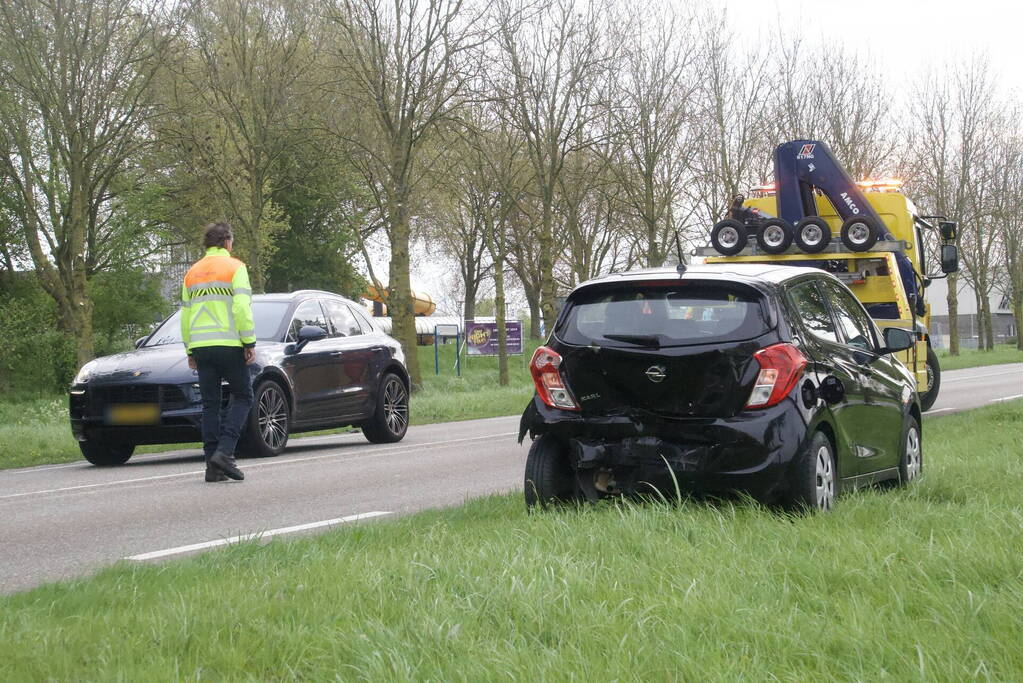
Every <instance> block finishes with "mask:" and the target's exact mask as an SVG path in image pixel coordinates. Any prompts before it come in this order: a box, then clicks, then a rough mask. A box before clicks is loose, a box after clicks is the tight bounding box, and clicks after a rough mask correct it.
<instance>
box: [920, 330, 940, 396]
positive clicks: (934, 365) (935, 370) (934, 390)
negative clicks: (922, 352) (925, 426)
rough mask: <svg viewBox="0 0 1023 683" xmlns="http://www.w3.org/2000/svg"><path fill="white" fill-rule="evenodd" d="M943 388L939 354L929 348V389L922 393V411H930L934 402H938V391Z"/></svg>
mask: <svg viewBox="0 0 1023 683" xmlns="http://www.w3.org/2000/svg"><path fill="white" fill-rule="evenodd" d="M940 388H941V366H940V365H939V364H938V354H936V353H934V349H932V348H931V347H930V346H928V347H927V389H926V391H921V392H920V410H925V411H926V410H930V409H931V406H933V405H934V402H935V401H937V400H938V389H940Z"/></svg>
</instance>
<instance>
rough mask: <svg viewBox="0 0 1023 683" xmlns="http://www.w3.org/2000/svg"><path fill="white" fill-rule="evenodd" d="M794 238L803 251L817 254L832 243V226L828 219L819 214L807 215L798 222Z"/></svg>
mask: <svg viewBox="0 0 1023 683" xmlns="http://www.w3.org/2000/svg"><path fill="white" fill-rule="evenodd" d="M793 239H794V240H795V242H796V246H797V247H799V249H800V250H801V251H803V252H806V253H807V254H817V253H820V252H822V251H824V250H825V249H827V248H828V245H829V244H831V227H830V226H829V225H828V222H827V221H826V220H824V219H823V218H821V217H819V216H807V217H806V218H804V219H803V220H801V221H799V222H798V223H796V232H795V236H794V238H793Z"/></svg>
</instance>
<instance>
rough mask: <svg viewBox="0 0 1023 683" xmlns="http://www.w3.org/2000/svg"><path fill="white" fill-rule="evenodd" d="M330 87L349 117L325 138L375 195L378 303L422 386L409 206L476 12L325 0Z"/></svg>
mask: <svg viewBox="0 0 1023 683" xmlns="http://www.w3.org/2000/svg"><path fill="white" fill-rule="evenodd" d="M328 18H329V20H330V22H331V23H332V24H333V25H334V26H335V27H336V28H337V29H338V32H339V34H338V36H337V43H336V45H335V46H334V47H335V49H336V53H337V57H338V66H339V74H338V78H337V82H338V83H339V84H340V85H341V87H343V88H344V90H343V91H341V92H339V95H340V97H341V98H342V99H343V101H344V102H345V103H346V104H347V106H348V107H349V109H350V111H349V116H347V117H345V119H344V121H343V125H341V126H336V127H335V128H334V132H335V133H336V134H337V135H338V136H339V137H341V138H342V139H343V140H344V141H345V142H347V143H348V144H349V145H351V147H352V149H353V159H355V160H356V161H357V163H358V167H359V168H360V169H361V170H362V171H363V173H364V175H366V176H367V177H366V180H367V184H368V185H371V186H372V187H374V188H375V189H376V197H377V201H378V203H379V208H380V213H381V215H382V216H383V218H384V225H385V229H386V231H387V237H388V240H389V242H390V249H391V258H390V269H389V271H390V272H389V278H390V287H389V289H388V296H387V305H388V310H389V311H390V314H391V316H392V319H393V321H394V327H393V329H394V333H395V336H396V337H397V338H398V340H399V341H400V342H401V343H402V345H403V346H404V347H405V349H406V351H407V353H408V355H407V361H408V367H409V374H410V375H411V377H412V382H413V384H415V385H419V384H420V383H421V374H420V368H419V359H418V356H417V355H416V354H415V352H414V349H415V346H416V331H415V321H414V320H413V311H412V297H411V285H410V282H409V244H410V239H411V235H412V227H411V224H410V218H411V216H410V208H411V202H412V201H413V198H414V196H413V195H414V191H415V186H416V183H417V182H418V180H419V179H420V178H421V177H422V174H421V173H420V171H421V170H422V168H420V167H426V166H428V165H429V164H430V163H431V161H430V159H429V154H428V152H429V150H427V149H425V148H426V143H427V141H428V138H429V136H430V135H431V133H434V132H435V131H436V130H437V128H438V127H439V126H440V125H442V124H443V123H444V122H445V121H447V120H449V119H450V118H451V117H452V115H453V114H454V113H455V112H457V110H458V109H459V108H460V107H461V106H462V105H463V104H464V103H465V102H466V101H468V100H469V99H471V97H472V93H471V91H470V89H469V88H468V84H469V82H470V74H469V73H468V69H467V65H468V64H471V63H472V62H471V60H469V59H467V53H469V52H470V51H472V50H474V49H476V48H477V47H478V46H479V43H480V41H482V40H483V34H482V33H481V30H482V27H481V23H482V22H481V15H480V14H479V13H478V12H477V11H476V8H475V6H474V5H472V4H470V3H468V2H465V1H464V0H423V1H419V0H394V2H392V3H385V2H383V0H333V2H332V3H331V4H330V7H329V10H328Z"/></svg>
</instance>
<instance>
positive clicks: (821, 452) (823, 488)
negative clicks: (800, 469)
mask: <svg viewBox="0 0 1023 683" xmlns="http://www.w3.org/2000/svg"><path fill="white" fill-rule="evenodd" d="M816 484H817V485H816V490H815V498H814V500H815V502H816V504H817V507H818V508H820V509H821V510H830V509H831V506H832V504H833V503H834V500H835V471H834V469H833V467H832V463H831V451H830V450H829V449H828V447H827V446H821V447H820V448H818V449H817V472H816Z"/></svg>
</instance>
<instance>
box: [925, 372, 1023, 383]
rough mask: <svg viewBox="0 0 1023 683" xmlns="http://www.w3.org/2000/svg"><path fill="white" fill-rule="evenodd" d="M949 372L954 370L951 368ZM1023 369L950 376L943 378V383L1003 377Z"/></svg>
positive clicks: (1015, 373)
mask: <svg viewBox="0 0 1023 683" xmlns="http://www.w3.org/2000/svg"><path fill="white" fill-rule="evenodd" d="M949 372H953V371H952V370H949ZM1021 372H1023V370H1003V371H1001V372H988V373H986V374H983V375H970V376H968V377H949V378H948V379H944V378H943V379H942V382H941V383H942V384H948V383H949V382H965V381H967V380H971V379H983V378H984V377H1001V376H1003V375H1018V374H1019V373H1021Z"/></svg>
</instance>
